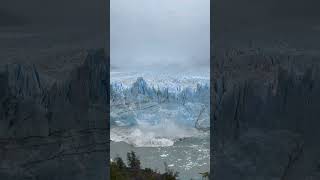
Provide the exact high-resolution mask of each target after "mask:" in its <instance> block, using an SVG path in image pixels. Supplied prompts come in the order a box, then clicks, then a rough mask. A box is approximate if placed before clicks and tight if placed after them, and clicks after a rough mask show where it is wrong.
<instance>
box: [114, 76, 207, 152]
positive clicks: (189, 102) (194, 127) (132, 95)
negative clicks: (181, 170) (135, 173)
mask: <svg viewBox="0 0 320 180" xmlns="http://www.w3.org/2000/svg"><path fill="white" fill-rule="evenodd" d="M136 76H138V77H137V78H136V80H135V81H132V79H131V78H132V75H130V77H129V79H130V82H131V84H129V83H128V77H127V76H126V77H125V78H123V79H117V81H113V82H112V83H111V84H110V92H111V95H110V106H111V114H110V117H111V119H110V121H111V140H113V141H124V142H127V143H129V144H132V145H135V146H143V147H150V146H152V147H154V146H172V145H173V144H174V142H175V141H176V140H179V139H180V138H186V137H193V136H199V135H202V134H201V132H199V131H198V130H202V131H205V132H206V134H207V132H208V130H209V127H210V118H209V115H210V108H209V104H210V87H209V84H208V83H209V81H206V83H202V84H201V81H200V82H199V81H197V80H195V79H194V78H193V77H183V78H184V79H182V80H181V79H172V78H170V79H167V78H168V77H167V76H162V75H161V74H159V75H158V76H159V77H161V78H159V77H158V79H157V80H159V81H160V82H161V83H157V82H158V81H155V79H153V77H150V76H145V77H139V75H135V76H134V77H136ZM175 78H177V77H175ZM172 81H173V82H175V83H172ZM202 133H203V132H202Z"/></svg>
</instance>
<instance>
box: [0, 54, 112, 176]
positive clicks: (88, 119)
mask: <svg viewBox="0 0 320 180" xmlns="http://www.w3.org/2000/svg"><path fill="white" fill-rule="evenodd" d="M82 61H83V63H82V64H81V65H80V66H78V67H75V68H74V69H73V70H72V72H71V73H70V74H66V78H65V80H57V79H54V78H52V77H49V76H47V75H46V74H44V73H40V72H39V71H38V70H37V68H36V67H35V66H33V65H27V64H25V65H23V64H8V65H3V66H2V67H1V71H0V86H1V88H0V103H1V106H2V108H0V116H1V120H0V144H1V147H2V148H1V149H0V152H1V157H0V158H1V161H0V166H1V168H0V179H4V180H6V179H10V180H11V179H44V180H46V179H61V180H69V179H97V180H98V179H107V177H108V174H107V173H108V172H107V170H106V165H105V163H106V156H107V152H108V147H109V144H108V143H109V139H108V138H107V133H108V132H107V128H108V126H107V125H108V123H107V117H108V116H107V111H108V109H107V108H106V107H107V104H108V100H107V94H108V91H107V85H108V84H109V82H108V59H107V58H106V57H105V56H104V53H103V50H91V51H88V52H87V55H86V56H85V59H83V60H82Z"/></svg>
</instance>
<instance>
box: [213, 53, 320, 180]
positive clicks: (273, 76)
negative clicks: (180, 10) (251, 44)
mask: <svg viewBox="0 0 320 180" xmlns="http://www.w3.org/2000/svg"><path fill="white" fill-rule="evenodd" d="M220 53H221V52H220ZM221 54H223V55H221ZM221 54H219V53H217V56H216V59H215V60H216V64H215V69H214V72H215V74H214V76H215V78H214V87H213V88H212V89H213V98H214V100H213V101H212V109H213V114H212V119H213V124H214V131H213V134H214V138H213V139H214V141H215V142H214V143H213V149H214V150H215V151H214V153H215V156H214V159H213V165H214V167H213V168H214V169H215V174H214V178H215V179H221V178H224V179H265V178H267V179H273V178H274V179H292V180H295V179H305V178H307V177H310V178H311V177H312V178H314V179H317V178H319V172H318V171H317V170H316V169H317V166H318V165H317V164H318V162H319V160H320V157H319V155H318V154H319V152H320V147H319V145H318V143H317V141H318V138H317V137H318V136H319V135H320V134H319V132H320V131H319V125H320V123H319V121H318V119H319V118H318V117H319V115H320V114H319V111H318V110H317V109H318V107H319V106H320V94H319V92H320V91H319V90H320V74H319V58H320V56H319V54H317V53H315V52H308V51H301V52H299V51H296V50H290V49H281V50H279V49H258V50H257V49H251V50H248V49H239V50H230V51H228V52H223V53H221ZM307 64H309V65H310V66H309V65H307ZM275 147H276V148H275ZM227 172H232V173H227Z"/></svg>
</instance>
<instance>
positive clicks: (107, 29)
mask: <svg viewBox="0 0 320 180" xmlns="http://www.w3.org/2000/svg"><path fill="white" fill-rule="evenodd" d="M104 2H105V6H104V7H105V8H106V10H105V18H104V23H105V26H104V27H105V31H104V32H105V33H106V34H105V37H104V38H105V47H104V49H105V57H106V61H107V71H108V73H107V77H106V80H107V82H106V83H107V107H106V108H107V117H106V119H107V133H106V138H107V141H109V143H108V151H107V159H106V171H107V176H106V177H107V180H109V179H110V0H104Z"/></svg>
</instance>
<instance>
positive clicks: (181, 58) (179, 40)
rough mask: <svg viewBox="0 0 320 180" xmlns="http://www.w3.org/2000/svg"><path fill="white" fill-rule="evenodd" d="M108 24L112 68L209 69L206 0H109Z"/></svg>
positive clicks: (207, 7) (207, 2) (208, 6)
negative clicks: (176, 66) (205, 67)
mask: <svg viewBox="0 0 320 180" xmlns="http://www.w3.org/2000/svg"><path fill="white" fill-rule="evenodd" d="M110 21H111V22H110V36H111V41H110V44H111V47H110V48H111V51H110V52H111V64H112V65H113V66H117V67H122V68H125V67H131V68H132V69H136V68H138V67H147V66H150V67H160V65H166V66H169V65H177V64H180V65H179V67H186V66H188V65H192V67H197V66H195V65H198V66H207V67H208V69H209V59H210V57H209V56H210V54H209V52H210V0H135V1H132V0H111V5H110ZM162 67H163V66H162Z"/></svg>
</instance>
